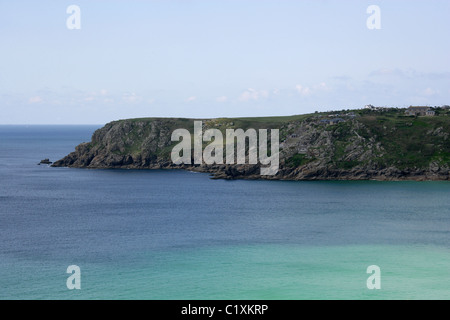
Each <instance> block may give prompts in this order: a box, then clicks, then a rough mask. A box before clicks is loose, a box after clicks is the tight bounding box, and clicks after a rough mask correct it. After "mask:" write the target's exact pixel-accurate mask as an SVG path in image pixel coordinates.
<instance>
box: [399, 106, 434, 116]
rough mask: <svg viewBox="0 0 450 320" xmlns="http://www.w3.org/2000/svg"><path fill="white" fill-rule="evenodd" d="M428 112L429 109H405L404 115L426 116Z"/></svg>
mask: <svg viewBox="0 0 450 320" xmlns="http://www.w3.org/2000/svg"><path fill="white" fill-rule="evenodd" d="M430 110H431V109H430V107H409V108H408V109H406V111H405V114H406V115H407V116H426V115H427V112H428V111H430ZM433 112H434V111H433ZM433 115H434V114H433Z"/></svg>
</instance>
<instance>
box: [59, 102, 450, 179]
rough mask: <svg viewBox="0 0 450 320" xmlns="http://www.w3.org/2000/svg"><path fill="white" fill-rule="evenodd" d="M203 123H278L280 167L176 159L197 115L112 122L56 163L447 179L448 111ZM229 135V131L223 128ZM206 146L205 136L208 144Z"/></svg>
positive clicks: (222, 173)
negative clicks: (179, 133) (175, 136)
mask: <svg viewBox="0 0 450 320" xmlns="http://www.w3.org/2000/svg"><path fill="white" fill-rule="evenodd" d="M202 122H203V130H207V129H211V128H214V129H219V130H220V131H222V132H225V129H237V128H242V129H244V130H247V129H248V128H254V129H279V132H280V168H279V171H278V173H277V174H276V175H274V176H260V174H259V164H258V165H248V164H246V165H206V164H202V165H185V164H183V165H175V164H173V162H172V161H171V158H170V152H171V150H172V148H173V146H174V145H175V144H177V143H178V142H172V141H171V134H172V132H173V131H174V130H175V129H178V128H185V129H187V130H189V131H190V132H191V133H192V132H193V126H194V125H193V123H194V120H193V119H180V118H144V119H130V120H120V121H114V122H111V123H108V124H106V125H105V126H104V127H103V128H101V129H99V130H97V131H96V132H95V133H94V134H93V136H92V140H91V141H90V142H87V143H82V144H80V145H78V146H77V147H76V148H75V151H74V152H72V153H71V154H69V155H67V156H66V157H64V158H63V159H61V160H59V161H57V162H55V163H54V164H53V166H55V167H63V166H64V167H77V168H130V169H174V168H180V169H187V170H194V171H201V172H209V173H211V174H213V176H214V178H225V179H235V178H244V179H260V178H263V179H286V180H366V179H376V180H449V167H450V117H449V111H448V110H445V109H442V110H441V109H436V116H434V117H414V116H405V112H404V110H402V109H382V110H342V111H339V112H333V113H316V114H310V115H300V116H291V117H270V118H269V117H267V118H233V119H231V118H221V119H203V120H202ZM224 136H225V135H224ZM204 145H206V143H205V144H204Z"/></svg>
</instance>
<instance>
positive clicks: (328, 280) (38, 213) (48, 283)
mask: <svg viewBox="0 0 450 320" xmlns="http://www.w3.org/2000/svg"><path fill="white" fill-rule="evenodd" d="M97 128H98V126H97V127H95V126H0V299H328V298H329V299H335V298H337V299H440V298H442V299H449V298H450V202H449V199H450V197H449V196H450V183H448V182H376V181H361V182H342V181H341V182H291V181H243V180H239V181H223V180H211V179H210V178H209V175H207V174H199V173H191V172H185V171H177V170H176V171H163V170H158V171H147V170H142V171H140V170H87V169H68V168H51V167H49V166H46V165H40V166H38V165H37V163H38V162H39V161H40V160H41V159H44V158H50V160H52V161H55V160H57V159H60V158H62V157H63V156H65V155H66V154H68V153H69V152H71V151H73V150H74V147H75V146H76V145H77V144H79V143H81V142H86V141H89V140H90V137H91V135H92V133H93V132H94V130H95V129H97ZM69 265H78V266H79V267H80V269H81V289H80V290H69V289H68V288H67V287H66V279H67V277H68V276H69V274H67V273H66V269H67V267H68V266H69ZM370 265H377V266H379V267H380V269H381V283H382V287H381V289H380V290H369V289H368V288H367V286H366V280H367V278H368V276H369V274H367V273H366V268H367V267H368V266H370Z"/></svg>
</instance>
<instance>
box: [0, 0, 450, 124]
mask: <svg viewBox="0 0 450 320" xmlns="http://www.w3.org/2000/svg"><path fill="white" fill-rule="evenodd" d="M70 5H76V6H78V7H79V9H80V15H79V20H73V18H74V17H73V16H72V15H73V13H74V12H73V11H69V13H67V8H68V7H69V6H70ZM371 5H376V6H378V8H379V13H380V14H379V16H376V15H374V14H376V12H375V11H369V12H368V10H367V9H368V7H369V6H371ZM449 14H450V1H448V0H407V1H406V0H386V1H365V0H345V1H344V0H342V1H337V0H283V1H280V0H277V1H275V0H178V1H176V0H157V1H151V0H149V1H144V0H141V1H138V0H122V1H119V0H117V1H105V0H71V1H63V0H58V1H55V0H53V1H45V0H44V1H20V0H19V1H6V0H0V124H104V123H107V122H110V121H113V120H118V119H126V118H138V117H187V118H211V117H246V116H277V115H294V114H304V113H312V112H315V111H327V110H341V109H353V108H362V107H364V106H365V105H367V104H372V105H375V106H392V107H408V106H410V105H428V106H439V105H446V104H450V58H449V57H450V55H449V52H450V41H448V39H450V26H449V24H448V16H449ZM374 19H375V20H374ZM67 20H69V25H73V23H75V22H77V21H79V22H80V24H79V26H80V28H79V29H76V28H75V29H70V28H68V23H67ZM368 20H369V22H370V23H369V24H370V25H373V23H378V22H379V27H380V28H369V27H368ZM377 26H378V25H377Z"/></svg>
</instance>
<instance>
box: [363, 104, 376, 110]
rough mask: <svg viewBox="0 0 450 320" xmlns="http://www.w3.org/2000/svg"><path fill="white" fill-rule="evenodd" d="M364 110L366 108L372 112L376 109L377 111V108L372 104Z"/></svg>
mask: <svg viewBox="0 0 450 320" xmlns="http://www.w3.org/2000/svg"><path fill="white" fill-rule="evenodd" d="M364 108H365V109H370V110H375V109H376V108H375V107H374V106H373V105H371V104H368V105H366V106H365V107H364Z"/></svg>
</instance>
